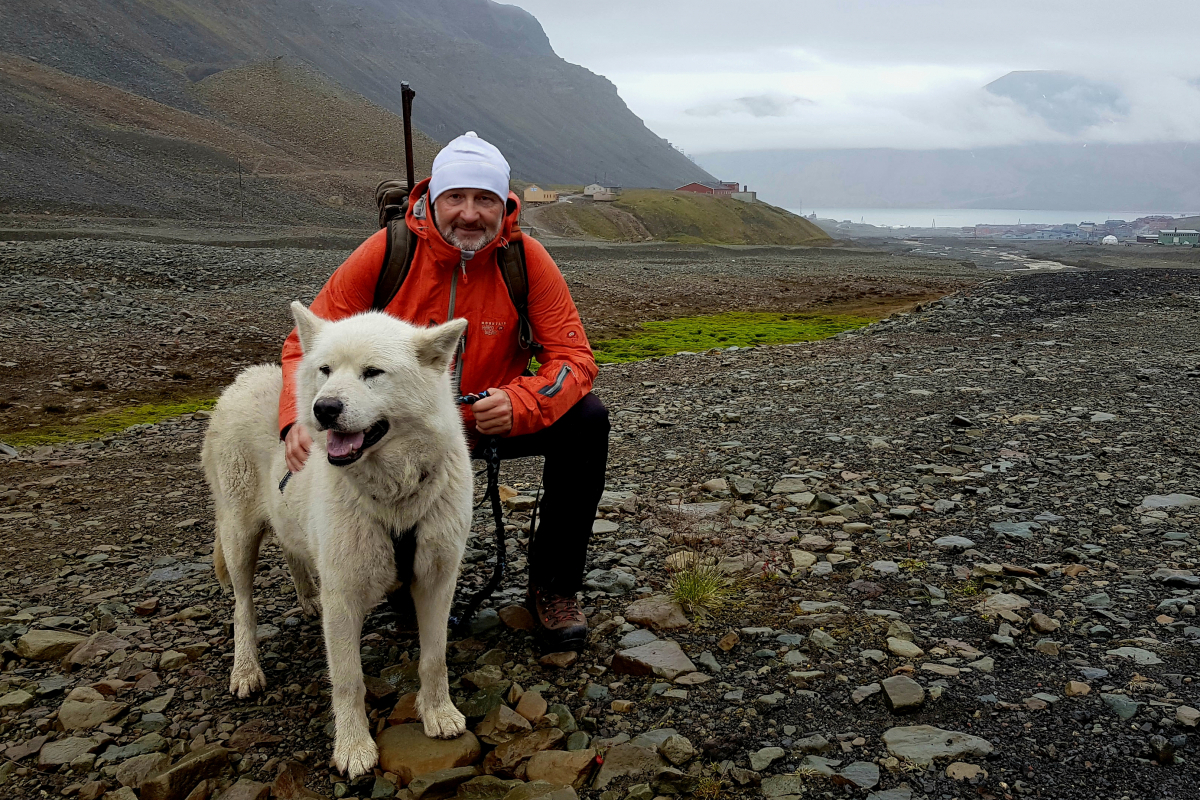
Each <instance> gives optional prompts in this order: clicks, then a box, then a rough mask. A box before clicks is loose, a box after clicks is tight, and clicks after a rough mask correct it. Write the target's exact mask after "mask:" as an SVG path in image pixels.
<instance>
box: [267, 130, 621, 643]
mask: <svg viewBox="0 0 1200 800" xmlns="http://www.w3.org/2000/svg"><path fill="white" fill-rule="evenodd" d="M508 181H509V167H508V162H507V161H506V160H505V159H504V156H503V155H501V154H500V151H499V150H497V149H496V148H495V147H494V146H493V145H491V144H489V143H488V142H485V141H484V140H482V139H480V138H479V137H478V136H476V135H475V134H474V133H473V132H469V133H467V134H466V135H464V136H460V137H458V138H457V139H455V140H454V141H452V142H451V143H450V144H448V145H447V146H446V147H445V148H444V149H443V150H442V151H441V152H440V153H439V154H438V156H437V158H436V159H434V162H433V173H432V177H431V178H429V179H428V180H425V181H422V182H421V183H418V184H417V185H416V186H415V187H413V188H412V190H411V192H410V193H409V202H408V210H407V213H406V215H405V219H404V223H405V224H406V225H407V227H408V230H409V231H411V234H412V235H411V236H410V237H409V240H410V241H411V242H413V243H414V244H415V249H413V251H412V252H411V253H410V254H409V256H410V258H411V261H412V265H411V267H410V269H409V272H408V274H407V276H406V277H405V278H404V281H403V283H402V284H401V285H400V288H399V291H397V292H396V294H395V296H394V297H392V299H391V301H390V302H389V303H388V304H387V305H386V307H385V308H383V309H382V310H383V311H385V312H386V313H388V314H391V315H393V316H395V317H398V318H400V319H403V320H405V321H407V322H411V323H413V324H416V325H439V324H442V323H444V322H447V321H448V320H451V319H454V318H458V317H461V318H465V319H466V320H467V323H468V324H467V332H466V334H465V335H464V336H463V338H462V339H461V340H460V341H459V345H458V349H457V352H456V355H455V359H454V362H453V364H452V365H451V370H452V373H453V378H454V386H455V390H456V391H457V392H458V393H460V394H480V393H482V392H483V391H485V390H486V392H487V396H486V397H484V398H483V399H481V400H479V401H478V402H477V403H475V404H474V405H473V406H463V416H464V419H465V421H466V425H467V430H468V433H473V434H477V435H483V436H494V437H498V440H497V441H498V450H499V454H500V458H501V459H510V458H524V457H526V456H534V455H542V456H545V459H546V461H545V469H544V472H543V477H542V484H543V488H544V492H545V494H544V496H543V499H542V501H541V504H540V506H539V511H538V514H539V524H538V530H537V532H536V535H532V536H531V540H530V545H529V594H528V601H527V602H528V606H529V610H530V612H531V613H532V614H533V616H534V618H535V619H536V620H537V622H538V624H539V626H540V632H541V634H542V639H543V644H544V646H545V647H546V649H547V650H556V651H557V650H578V649H581V648H582V647H583V645H584V643H585V641H586V637H587V619H586V618H585V617H584V615H583V612H582V611H581V610H580V607H579V602H578V600H577V598H576V593H577V592H578V591H579V589H580V586H581V583H582V580H583V572H584V565H585V562H586V560H587V547H588V540H589V538H590V536H591V532H592V524H593V521H594V520H595V517H596V507H597V505H599V502H600V495H601V494H602V492H603V491H604V475H605V468H606V465H607V460H608V431H609V423H608V411H607V410H606V409H605V407H604V404H603V403H601V402H600V399H599V398H598V397H596V395H594V394H592V393H591V388H592V383H593V381H594V380H595V379H596V374H597V369H596V361H595V358H594V357H593V355H592V349H591V346H590V345H589V344H588V340H587V336H586V335H585V334H584V331H583V325H582V324H581V323H580V320H579V312H578V311H577V310H576V308H575V303H574V301H573V300H572V299H571V294H570V291H569V290H568V289H567V284H566V281H564V280H563V277H562V274H561V273H560V272H559V270H558V266H557V265H556V264H555V263H554V260H553V259H552V258H551V257H550V254H549V253H547V252H546V249H545V248H544V247H542V245H541V244H539V243H538V242H537V241H536V240H534V239H532V238H530V237H528V236H524V235H522V233H521V231H520V229H519V228H518V227H517V219H518V218H519V214H520V202H519V200H518V199H517V197H516V195H515V194H513V193H512V192H510V191H509V188H508ZM516 246H521V247H523V248H524V262H525V266H526V272H527V276H528V298H527V322H528V324H529V326H530V327H531V328H532V331H528V330H526V329H524V321H525V320H522V318H521V316H520V315H519V314H518V311H517V308H516V305H515V304H514V301H513V298H512V296H511V295H510V291H509V286H508V284H507V282H506V280H505V277H504V275H503V273H502V268H501V261H500V259H501V258H503V257H504V254H505V253H506V249H505V248H510V247H516ZM387 247H388V230H387V229H386V228H385V229H382V230H380V231H379V232H378V233H376V234H374V235H373V236H371V237H370V238H369V239H367V240H366V241H365V242H363V244H362V245H360V246H359V247H358V249H357V250H355V251H354V252H353V253H352V254H351V255H350V257H349V258H348V259H346V261H345V263H343V264H342V265H341V266H340V267H338V269H337V271H335V272H334V273H333V275H332V276H331V277H330V279H329V281H328V282H327V283H326V284H325V286H324V288H322V289H321V292H320V294H318V295H317V297H316V299H315V300H314V301H313V303H312V306H311V310H312V312H313V313H314V314H316V315H317V316H318V317H321V318H323V319H327V320H338V319H343V318H345V317H349V316H352V315H354V314H357V313H360V312H363V311H368V310H371V308H372V307H373V304H374V302H375V292H376V286H377V284H378V283H379V279H380V275H381V273H382V272H383V270H384V261H385V257H386V255H387V253H386V251H387ZM530 333H531V334H532V336H530ZM301 355H302V353H301V349H300V344H299V341H298V339H297V334H296V331H294V330H293V331H292V333H291V335H290V336H289V337H288V339H287V341H286V343H285V344H284V346H283V375H284V385H283V391H282V393H281V395H280V398H279V423H280V436H281V437H283V438H284V439H285V441H286V444H287V448H286V449H287V465H288V469H290V470H292V471H293V472H298V471H300V470H301V469H302V468H303V466H304V462H305V460H306V459H307V458H308V453H309V450H310V447H311V444H312V438H311V433H310V432H309V431H308V430H306V429H305V428H304V426H303V425H298V424H296V419H297V414H296V407H295V373H296V367H297V365H298V364H299V362H300V358H301ZM535 356H536V358H537V360H538V363H539V364H540V366H539V368H538V373H537V374H536V375H532V374H530V373H529V371H528V367H529V363H530V359H531V358H532V357H535ZM477 435H475V436H472V441H473V442H476V443H477V442H478V436H477Z"/></svg>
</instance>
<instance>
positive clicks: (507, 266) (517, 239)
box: [496, 227, 542, 352]
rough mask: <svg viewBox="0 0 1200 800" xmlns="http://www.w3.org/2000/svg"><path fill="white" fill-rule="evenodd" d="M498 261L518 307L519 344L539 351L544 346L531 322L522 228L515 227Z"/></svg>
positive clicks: (527, 273)
mask: <svg viewBox="0 0 1200 800" xmlns="http://www.w3.org/2000/svg"><path fill="white" fill-rule="evenodd" d="M496 262H497V263H498V264H499V265H500V275H501V277H503V278H504V285H505V286H507V287H508V297H509V299H510V300H512V304H513V307H514V308H516V309H517V344H519V345H520V347H521V349H522V350H533V351H534V352H537V351H539V350H541V349H542V346H541V345H540V344H538V343H537V340H536V339H534V338H533V325H532V324H530V322H529V270H528V269H527V268H526V266H525V243H524V242H523V241H522V238H521V230H520V228H516V227H514V228H513V231H512V235H511V236H509V238H508V244H506V245H504V246H503V247H501V248H500V250H499V252H498V253H497V254H496Z"/></svg>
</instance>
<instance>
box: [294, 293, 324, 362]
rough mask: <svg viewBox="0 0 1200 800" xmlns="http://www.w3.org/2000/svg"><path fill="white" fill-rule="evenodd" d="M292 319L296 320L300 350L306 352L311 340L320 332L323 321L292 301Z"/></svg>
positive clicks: (299, 303) (301, 304)
mask: <svg viewBox="0 0 1200 800" xmlns="http://www.w3.org/2000/svg"><path fill="white" fill-rule="evenodd" d="M292 319H294V320H296V333H297V334H298V335H299V336H300V349H301V350H302V351H304V352H308V349H309V348H310V347H312V343H313V340H314V339H315V338H316V337H317V334H318V333H320V332H321V328H322V327H324V325H325V320H323V319H321V318H320V317H318V316H317V315H316V314H314V313H312V312H311V311H309V310H308V309H307V308H305V307H304V304H303V303H301V302H300V301H299V300H293V301H292Z"/></svg>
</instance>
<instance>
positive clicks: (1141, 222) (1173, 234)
mask: <svg viewBox="0 0 1200 800" xmlns="http://www.w3.org/2000/svg"><path fill="white" fill-rule="evenodd" d="M807 218H808V219H810V220H812V221H813V222H815V223H817V224H819V225H820V226H821V227H822V228H824V229H825V230H827V231H829V232H830V233H832V234H834V235H839V234H840V235H849V236H853V235H856V234H862V233H866V232H867V231H865V230H864V229H873V230H872V231H871V232H873V233H875V234H876V235H879V233H883V234H889V233H890V235H896V234H900V235H905V236H910V237H921V238H924V237H928V236H931V235H936V236H955V237H969V238H978V239H984V238H986V239H1005V240H1018V241H1037V240H1043V241H1046V240H1048V241H1062V242H1081V243H1085V244H1100V245H1134V244H1154V245H1165V246H1172V247H1200V230H1197V228H1200V216H1196V215H1191V216H1183V217H1173V216H1169V215H1154V216H1146V217H1138V218H1137V219H1135V220H1123V219H1106V220H1104V221H1102V222H1096V221H1091V220H1083V221H1081V222H1078V223H1074V222H1067V223H1062V224H1058V225H1054V224H1044V223H1039V224H1017V225H1011V224H989V223H981V224H978V225H974V226H964V227H947V228H940V227H939V228H899V229H896V228H888V227H878V226H872V225H864V224H861V223H855V222H851V221H850V220H841V221H836V220H830V219H825V218H818V217H817V215H816V213H812V214H809V215H808V217H807Z"/></svg>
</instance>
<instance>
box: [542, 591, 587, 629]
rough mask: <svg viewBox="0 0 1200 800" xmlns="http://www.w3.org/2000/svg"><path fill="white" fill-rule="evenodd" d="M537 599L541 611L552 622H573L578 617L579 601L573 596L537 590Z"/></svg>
mask: <svg viewBox="0 0 1200 800" xmlns="http://www.w3.org/2000/svg"><path fill="white" fill-rule="evenodd" d="M538 600H540V601H541V602H540V605H541V607H542V613H543V614H544V615H545V617H546V619H547V620H548V621H549V622H551V623H553V624H559V623H563V622H574V621H575V620H577V619H578V618H579V602H578V601H577V600H576V599H575V598H574V597H567V596H566V595H556V594H549V593H548V592H538Z"/></svg>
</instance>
